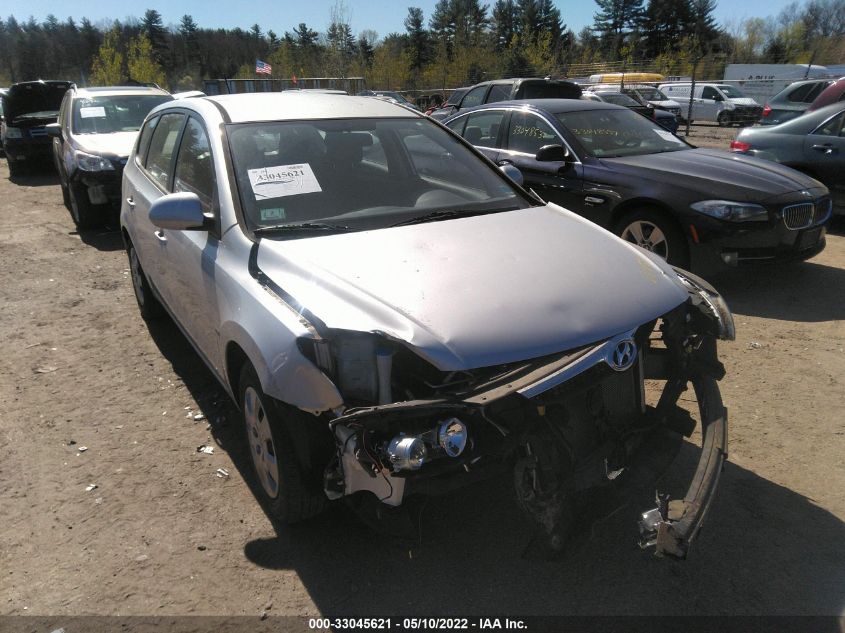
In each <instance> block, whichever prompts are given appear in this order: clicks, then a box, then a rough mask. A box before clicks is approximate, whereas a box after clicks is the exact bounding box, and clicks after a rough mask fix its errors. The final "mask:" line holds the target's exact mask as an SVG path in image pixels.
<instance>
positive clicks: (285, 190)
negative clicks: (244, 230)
mask: <svg viewBox="0 0 845 633" xmlns="http://www.w3.org/2000/svg"><path fill="white" fill-rule="evenodd" d="M247 173H248V174H249V183H250V185H251V186H252V193H253V194H255V199H256V200H267V199H268V198H282V197H284V196H296V195H299V194H303V193H316V192H318V191H322V189H321V188H320V183H319V182H317V177H316V176H315V175H314V171H313V170H312V169H311V166H310V165H309V164H307V163H303V164H299V165H278V166H277V167H261V168H259V169H250V170H248V172H247Z"/></svg>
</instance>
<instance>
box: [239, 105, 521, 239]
mask: <svg viewBox="0 0 845 633" xmlns="http://www.w3.org/2000/svg"><path fill="white" fill-rule="evenodd" d="M227 129H228V137H229V146H230V148H231V152H232V158H233V163H234V171H235V176H236V180H237V183H238V189H239V192H240V199H241V206H242V208H243V212H244V218H245V221H246V224H247V227H248V228H249V229H250V230H251V231H260V232H261V233H262V234H268V233H270V232H271V231H272V230H274V229H284V228H293V229H295V228H299V229H302V230H304V231H308V230H320V229H323V230H325V229H337V230H364V229H374V228H382V227H387V226H393V225H395V224H400V223H411V222H414V221H429V219H430V221H434V220H437V219H446V218H447V217H458V216H460V215H463V214H466V215H477V214H480V213H493V212H498V211H510V210H515V209H521V208H525V207H528V206H530V204H531V203H530V202H529V201H528V200H527V199H526V198H525V196H524V194H522V193H520V192H518V191H517V190H516V189H515V188H514V186H512V185H511V184H510V181H508V180H507V178H505V177H504V176H503V175H502V174H500V173H499V172H497V170H496V169H494V168H491V167H490V166H489V165H487V164H486V163H485V162H484V161H482V160H480V159H479V158H478V157H477V156H476V155H475V154H474V153H473V152H472V151H471V150H470V149H468V148H467V147H466V146H465V145H463V144H462V143H461V142H460V141H459V140H458V139H456V138H455V137H454V136H452V135H451V134H450V133H449V132H447V131H445V130H443V129H442V128H440V127H439V126H438V125H436V124H434V123H431V122H430V121H428V120H427V119H418V118H397V119H388V118H384V119H330V120H314V121H272V122H261V123H242V124H233V125H229V126H228V128H227ZM445 212H448V215H446V214H445ZM285 225H289V226H287V227H285ZM280 232H281V231H280ZM284 233H285V235H290V234H291V231H284Z"/></svg>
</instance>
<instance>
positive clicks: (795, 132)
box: [731, 102, 845, 215]
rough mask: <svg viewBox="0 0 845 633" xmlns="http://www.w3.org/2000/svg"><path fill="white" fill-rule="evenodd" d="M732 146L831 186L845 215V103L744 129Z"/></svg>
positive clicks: (836, 209)
mask: <svg viewBox="0 0 845 633" xmlns="http://www.w3.org/2000/svg"><path fill="white" fill-rule="evenodd" d="M731 150H732V151H733V152H735V153H738V154H743V155H746V156H753V157H755V158H763V159H766V160H771V161H775V162H777V163H780V164H781V165H787V166H789V167H792V168H794V169H797V170H799V171H802V172H804V173H805V174H807V175H809V176H812V177H813V178H816V179H817V180H820V181H821V182H823V183H824V184H825V186H827V188H828V189H830V193H831V197H832V198H833V203H834V213H836V214H837V215H845V103H843V102H840V103H834V104H833V105H829V106H825V107H824V108H821V109H820V110H816V111H814V112H808V113H806V114H804V115H802V116H799V117H798V118H795V119H792V120H791V121H787V122H786V123H781V124H780V125H772V126H767V127H754V128H748V129H745V130H742V131H741V132H740V133H739V134H738V135H737V137H736V140H735V141H732V142H731Z"/></svg>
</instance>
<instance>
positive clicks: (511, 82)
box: [431, 78, 581, 121]
mask: <svg viewBox="0 0 845 633" xmlns="http://www.w3.org/2000/svg"><path fill="white" fill-rule="evenodd" d="M580 97H581V88H580V86H578V84H576V83H574V82H572V81H564V80H560V79H536V78H534V79H496V80H495V81H484V82H482V83H480V84H476V85H474V86H473V87H472V88H470V89H469V90H467V91H466V93H464V95H463V96H462V97H461V99H460V101H457V102H455V103H454V104H453V105H451V106H449V107H446V106H444V107H442V108H440V109H439V110H435V111H434V112H432V113H431V117H432V118H433V119H437V120H438V121H445V120H446V119H448V118H449V117H450V116H452V115H454V114H455V113H457V112H460V111H462V110H466V109H467V108H474V107H476V106H479V105H482V104H484V103H493V102H496V101H510V100H513V99H578V98H580ZM450 101H451V99H450Z"/></svg>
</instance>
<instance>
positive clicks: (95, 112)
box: [79, 106, 106, 119]
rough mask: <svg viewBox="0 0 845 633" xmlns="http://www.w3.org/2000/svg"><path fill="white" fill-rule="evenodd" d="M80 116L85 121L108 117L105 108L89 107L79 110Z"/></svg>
mask: <svg viewBox="0 0 845 633" xmlns="http://www.w3.org/2000/svg"><path fill="white" fill-rule="evenodd" d="M79 116H81V117H82V118H83V119H94V118H101V117H104V116H106V109H105V108H104V107H103V106H89V107H87V108H79Z"/></svg>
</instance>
